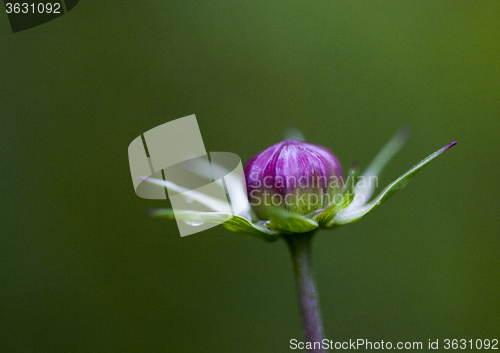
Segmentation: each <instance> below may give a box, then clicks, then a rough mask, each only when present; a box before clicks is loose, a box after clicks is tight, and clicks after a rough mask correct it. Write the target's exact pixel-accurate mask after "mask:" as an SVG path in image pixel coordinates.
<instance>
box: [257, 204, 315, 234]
mask: <svg viewBox="0 0 500 353" xmlns="http://www.w3.org/2000/svg"><path fill="white" fill-rule="evenodd" d="M268 215H269V221H267V222H266V223H265V224H266V226H267V227H269V228H272V229H275V230H277V231H278V232H280V233H286V234H290V233H306V232H310V231H312V230H314V229H316V228H318V222H316V221H315V220H313V219H310V218H307V217H305V216H302V215H300V214H298V213H293V212H288V211H285V210H279V209H270V210H268Z"/></svg>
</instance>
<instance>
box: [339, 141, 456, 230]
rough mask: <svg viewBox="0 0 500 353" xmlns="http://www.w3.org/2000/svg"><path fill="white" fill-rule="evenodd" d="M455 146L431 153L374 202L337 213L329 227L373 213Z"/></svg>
mask: <svg viewBox="0 0 500 353" xmlns="http://www.w3.org/2000/svg"><path fill="white" fill-rule="evenodd" d="M454 145H456V142H452V143H450V144H449V145H447V146H445V147H443V148H441V149H440V150H438V151H436V152H434V153H432V154H431V155H429V156H428V157H427V158H424V159H423V160H422V161H420V163H418V164H416V165H414V166H413V167H412V168H411V169H410V170H408V171H407V172H406V173H404V174H403V175H401V176H400V177H399V178H397V179H396V180H395V181H394V182H392V183H391V184H390V185H389V186H387V187H386V188H385V189H384V190H383V191H382V192H381V193H380V194H379V195H378V196H377V197H376V198H375V199H374V200H372V201H370V202H369V203H368V204H366V205H364V206H361V207H352V206H355V205H352V206H351V207H348V208H347V209H345V210H344V211H341V212H339V213H338V214H337V215H336V216H335V217H334V218H333V219H332V221H331V222H330V224H329V225H332V226H333V225H341V224H347V223H352V222H356V221H358V220H359V219H360V218H361V217H363V216H364V215H365V214H367V213H369V212H371V211H373V210H374V209H376V208H377V207H378V206H380V205H381V204H383V203H384V202H385V201H387V199H389V197H391V196H392V195H393V194H394V193H395V192H396V191H398V190H400V189H402V188H404V187H405V186H406V184H408V181H409V180H410V179H411V178H412V177H413V176H414V175H415V174H417V173H418V171H420V170H421V169H422V168H423V167H425V166H426V165H427V164H429V162H431V161H432V160H433V159H435V158H436V157H437V156H439V155H440V154H441V153H443V152H444V151H446V150H447V149H449V148H450V147H453V146H454Z"/></svg>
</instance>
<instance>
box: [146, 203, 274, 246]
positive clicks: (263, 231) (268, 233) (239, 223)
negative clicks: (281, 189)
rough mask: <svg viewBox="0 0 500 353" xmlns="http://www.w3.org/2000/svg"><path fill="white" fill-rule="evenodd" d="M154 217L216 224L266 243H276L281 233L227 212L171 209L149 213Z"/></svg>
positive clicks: (155, 210)
mask: <svg viewBox="0 0 500 353" xmlns="http://www.w3.org/2000/svg"><path fill="white" fill-rule="evenodd" d="M149 214H150V215H151V216H153V217H166V218H170V219H180V220H183V221H185V222H187V223H188V224H189V223H216V224H222V225H223V226H224V227H225V228H226V229H228V230H230V231H232V232H235V233H238V234H241V235H247V236H253V237H257V238H259V239H262V240H265V241H269V242H272V241H275V240H277V239H278V238H279V236H280V234H279V232H277V231H275V230H273V229H269V228H267V227H266V226H264V225H261V224H254V223H251V222H250V221H248V220H247V219H246V218H244V217H241V216H238V215H233V214H231V213H226V212H199V211H190V210H178V211H175V215H174V211H173V210H172V209H170V208H161V209H154V210H151V211H150V212H149Z"/></svg>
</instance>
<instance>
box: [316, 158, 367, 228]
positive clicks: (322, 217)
mask: <svg viewBox="0 0 500 353" xmlns="http://www.w3.org/2000/svg"><path fill="white" fill-rule="evenodd" d="M358 173H359V168H358V166H357V164H356V163H353V165H352V166H351V168H349V172H348V173H347V180H346V181H345V183H344V186H343V187H342V190H341V195H342V199H341V200H340V201H341V202H336V201H337V200H333V201H332V202H331V203H330V204H329V205H328V206H327V207H325V208H323V209H322V210H319V211H318V212H317V213H316V214H314V215H313V217H312V219H313V220H315V221H316V222H318V224H319V225H320V226H324V225H327V224H328V223H329V222H330V221H331V220H332V219H333V217H335V215H336V214H337V213H338V212H340V211H342V210H344V209H346V208H347V207H348V206H349V205H350V204H351V202H352V200H353V199H354V185H355V183H354V180H356V177H357V175H358Z"/></svg>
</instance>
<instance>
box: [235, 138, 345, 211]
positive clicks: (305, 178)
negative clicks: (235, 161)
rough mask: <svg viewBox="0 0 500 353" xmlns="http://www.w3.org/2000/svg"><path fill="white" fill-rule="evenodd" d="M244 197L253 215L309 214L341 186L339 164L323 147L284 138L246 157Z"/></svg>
mask: <svg viewBox="0 0 500 353" xmlns="http://www.w3.org/2000/svg"><path fill="white" fill-rule="evenodd" d="M245 179H246V188H247V193H248V200H249V201H250V205H251V206H252V208H253V210H254V211H255V213H256V215H257V216H258V217H259V218H260V219H263V220H266V219H269V213H270V211H271V210H272V209H273V208H275V209H280V210H286V211H290V212H294V213H298V214H301V215H306V214H309V213H311V212H313V211H316V210H319V209H321V208H323V207H325V206H326V205H328V204H330V203H331V202H334V199H335V195H338V193H339V192H340V190H341V188H342V184H343V179H342V167H341V165H340V163H339V161H338V160H337V158H335V156H334V155H333V153H332V152H331V151H330V150H328V149H327V148H324V147H320V146H316V145H313V144H310V143H306V142H301V141H293V140H286V141H283V142H280V143H277V144H275V145H273V146H271V147H269V148H268V149H266V150H264V151H263V152H261V153H259V154H258V155H256V156H254V157H253V158H252V159H250V160H249V161H248V162H247V164H246V165H245Z"/></svg>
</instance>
